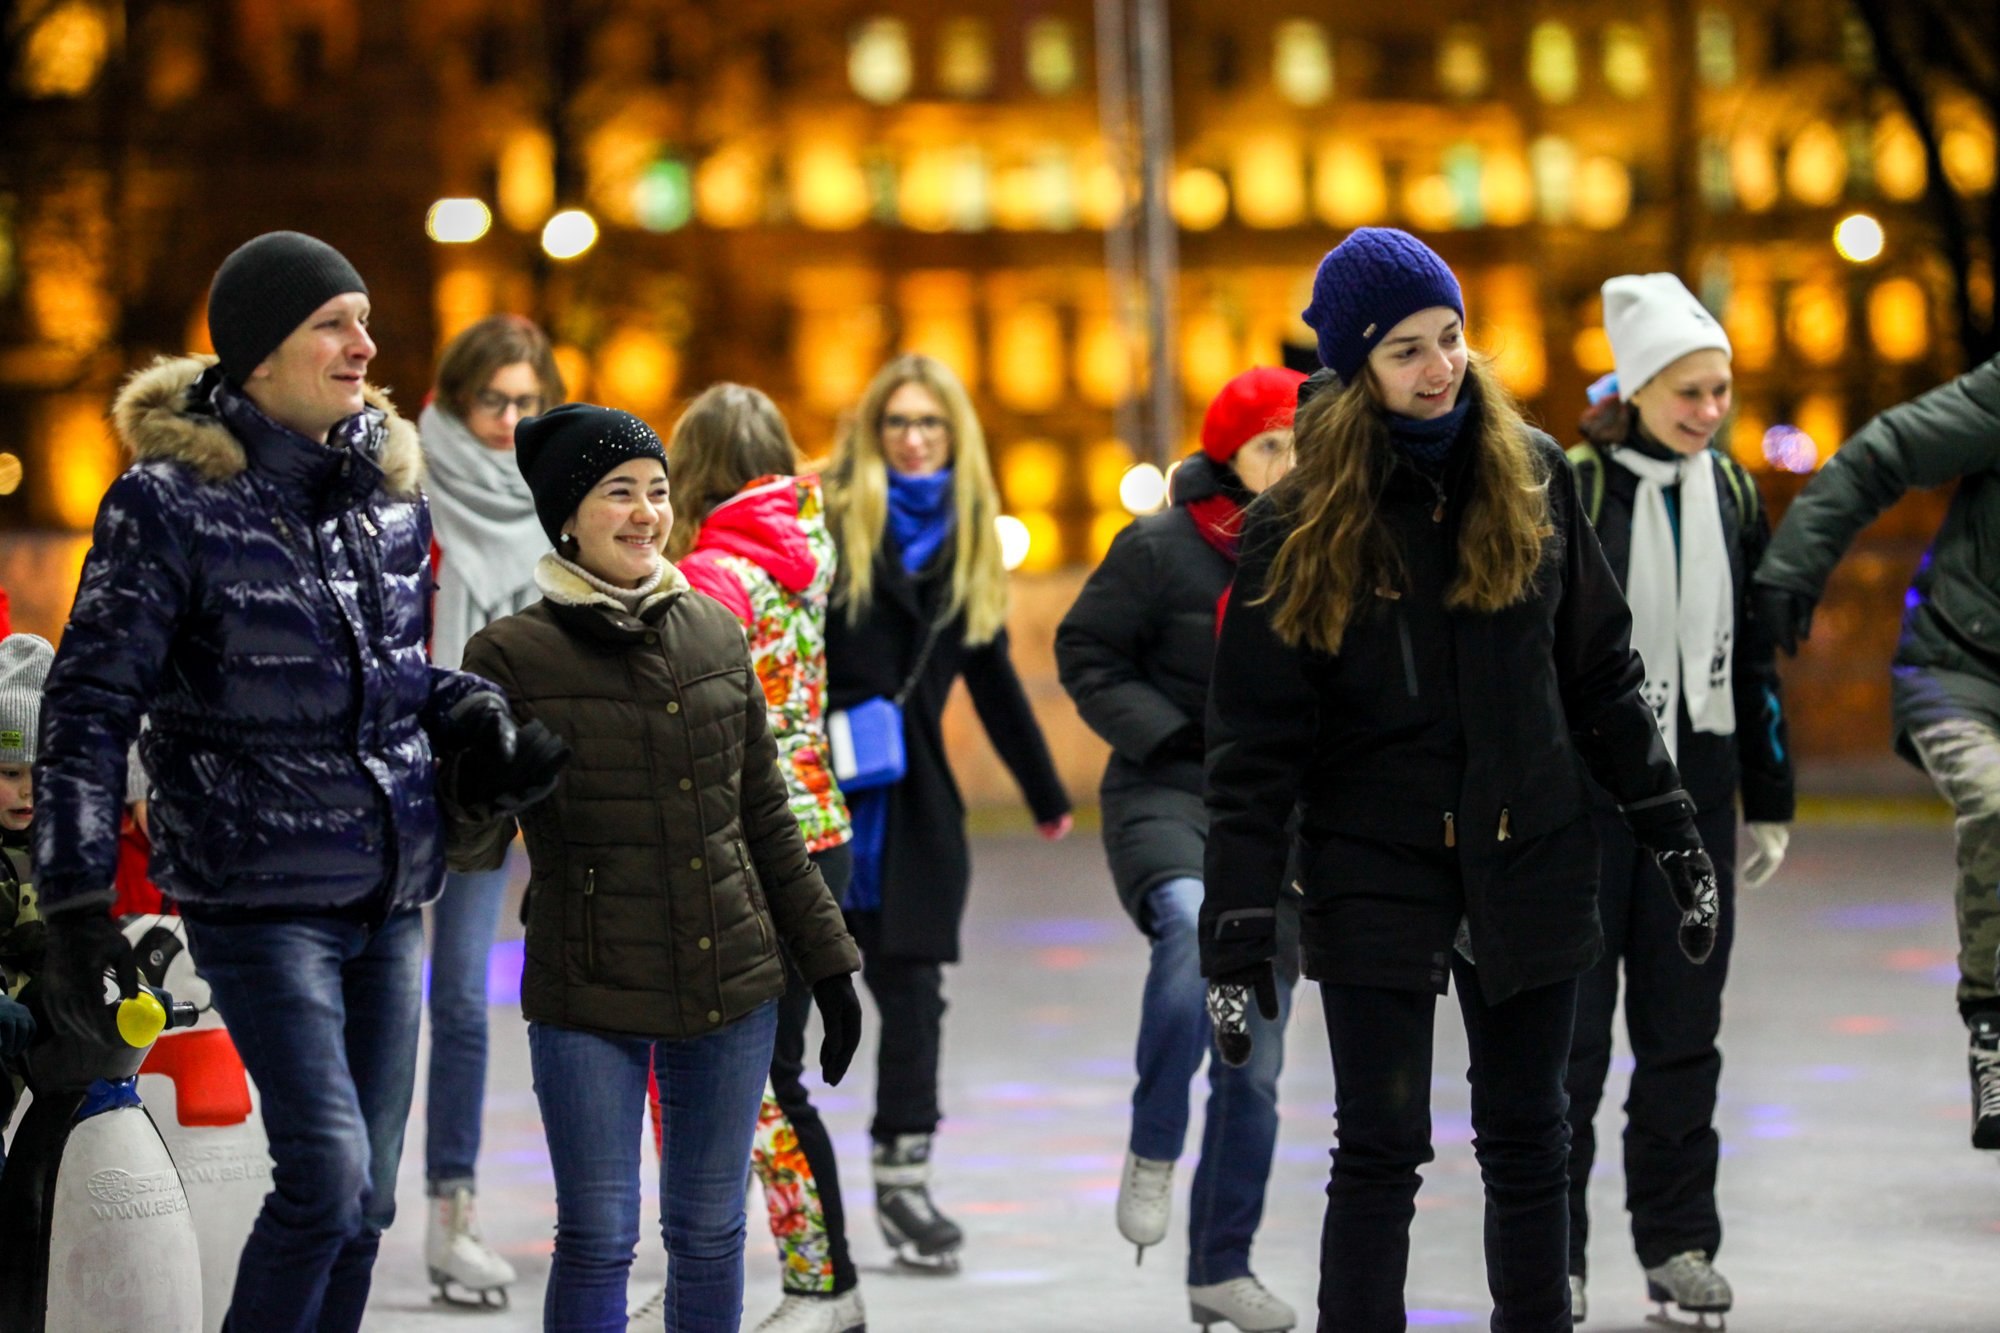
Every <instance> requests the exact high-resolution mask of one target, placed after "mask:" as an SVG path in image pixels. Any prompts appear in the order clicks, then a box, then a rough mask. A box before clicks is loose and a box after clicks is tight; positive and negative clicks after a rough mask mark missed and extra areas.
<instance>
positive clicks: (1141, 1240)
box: [1118, 1152, 1174, 1263]
mask: <svg viewBox="0 0 2000 1333" xmlns="http://www.w3.org/2000/svg"><path fill="white" fill-rule="evenodd" d="M1173 1208H1174V1164H1173V1163H1172V1162H1156V1161H1154V1160H1153V1159H1152V1158H1150V1157H1141V1156H1139V1155H1138V1154H1137V1153H1134V1152H1127V1153H1126V1154H1125V1174H1124V1175H1122V1176H1120V1177H1118V1234H1119V1235H1121V1236H1123V1237H1124V1238H1125V1239H1126V1240H1129V1241H1131V1242H1132V1244H1133V1245H1134V1246H1136V1247H1137V1248H1138V1251H1139V1257H1138V1258H1137V1259H1136V1260H1134V1262H1135V1263H1144V1262H1146V1247H1147V1246H1148V1245H1158V1244H1159V1243H1160V1242H1161V1241H1163V1240H1165V1239H1166V1238H1167V1220H1168V1218H1169V1217H1170V1216H1171V1215H1172V1213H1173Z"/></svg>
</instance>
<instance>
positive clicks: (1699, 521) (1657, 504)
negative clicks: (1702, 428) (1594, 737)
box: [1606, 449, 1736, 761]
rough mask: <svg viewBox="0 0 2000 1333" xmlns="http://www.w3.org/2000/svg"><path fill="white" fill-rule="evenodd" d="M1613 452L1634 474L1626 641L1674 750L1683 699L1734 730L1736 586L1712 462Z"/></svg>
mask: <svg viewBox="0 0 2000 1333" xmlns="http://www.w3.org/2000/svg"><path fill="white" fill-rule="evenodd" d="M1606 454H1607V456H1608V457H1609V458H1610V459H1611V461H1613V462H1615V463H1617V464H1618V465H1619V466H1620V467H1623V468H1625V469H1626V470H1627V471H1629V472H1631V473H1632V474H1633V475H1634V476H1636V477H1638V478H1639V493H1638V494H1637V495H1636V496H1635V497H1634V498H1633V501H1632V557H1631V562H1630V565H1629V566H1628V568H1627V570H1626V574H1625V600H1626V601H1628V602H1630V603H1631V605H1632V646H1633V647H1634V648H1636V649H1638V651H1639V657H1640V659H1641V660H1642V661H1643V662H1644V663H1645V667H1646V684H1645V687H1644V693H1645V699H1646V702H1647V704H1649V705H1650V706H1651V707H1652V709H1653V720H1654V721H1655V722H1657V723H1659V726H1660V734H1661V735H1662V736H1664V737H1665V738H1666V742H1667V753H1668V754H1669V755H1671V756H1673V757H1674V758H1675V760H1677V761H1678V759H1679V758H1680V703H1681V700H1682V698H1683V697H1685V698H1686V700H1687V712H1688V720H1689V721H1690V722H1691V723H1693V724H1694V729H1695V730H1696V731H1704V732H1708V733H1711V734H1713V735H1717V736H1730V735H1734V734H1735V732H1736V699H1735V696H1734V694H1733V692H1732V690H1731V688H1730V667H1731V663H1732V661H1733V659H1734V658H1735V655H1736V654H1735V639H1736V590H1735V588H1734V587H1733V586H1732V584H1731V582H1730V574H1729V550H1728V547H1727V546H1726V544H1725V539H1724V535H1723V531H1722V507H1721V504H1720V503H1719V502H1718V500H1717V498H1716V494H1715V463H1714V461H1713V460H1712V459H1710V458H1709V456H1708V451H1707V450H1706V449H1704V450H1702V451H1701V452H1700V453H1698V454H1696V455H1694V456H1693V457H1692V458H1677V459H1673V460H1671V461H1669V460H1666V459H1659V458H1648V457H1646V456H1645V455H1644V454H1642V453H1640V452H1639V451H1638V450H1636V449H1610V450H1607V451H1606ZM1676 484H1678V485H1679V487H1680V502H1681V503H1680V509H1681V536H1680V542H1679V543H1678V545H1679V548H1680V549H1679V555H1678V558H1676V554H1675V545H1676V543H1675V541H1674V525H1673V520H1672V519H1671V518H1670V517H1669V516H1668V514H1667V495H1666V488H1667V487H1669V486H1673V485H1676Z"/></svg>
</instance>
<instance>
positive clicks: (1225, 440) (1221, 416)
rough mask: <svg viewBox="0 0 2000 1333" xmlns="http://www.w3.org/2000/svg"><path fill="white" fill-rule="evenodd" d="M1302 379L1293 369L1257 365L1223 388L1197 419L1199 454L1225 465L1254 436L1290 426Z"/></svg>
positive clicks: (1302, 376) (1303, 379)
mask: <svg viewBox="0 0 2000 1333" xmlns="http://www.w3.org/2000/svg"><path fill="white" fill-rule="evenodd" d="M1305 378H1306V377H1305V376H1304V375H1301V374H1300V373H1299V372H1298V371H1296V370H1279V369H1276V368H1275V367H1272V366H1258V367H1257V368H1256V369H1255V370H1246V371H1244V372H1243V373H1242V374H1241V375H1238V376H1237V377H1236V378H1235V379H1233V380H1231V381H1229V383H1227V384H1225V385H1223V386H1222V392H1220V393H1218V394H1216V395H1215V401H1214V402H1212V403H1210V404H1209V405H1208V415H1206V416H1204V417H1203V418H1202V419H1201V447H1202V452H1204V453H1206V454H1207V455H1208V456H1209V457H1210V458H1213V459H1214V460H1215V461H1216V462H1218V463H1227V462H1228V461H1229V460H1230V459H1232V458H1234V457H1236V451H1237V450H1238V449H1241V448H1242V447H1243V446H1244V445H1246V444H1248V443H1249V442H1250V441H1251V440H1252V439H1254V438H1255V437H1256V436H1259V435H1262V434H1263V433H1264V432H1265V431H1267V430H1281V429H1283V428H1284V427H1286V426H1289V425H1291V424H1292V414H1293V413H1294V412H1296V411H1298V406H1299V385H1300V384H1302V383H1304V382H1305Z"/></svg>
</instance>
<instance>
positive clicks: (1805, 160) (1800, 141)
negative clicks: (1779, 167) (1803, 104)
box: [1785, 120, 1847, 208]
mask: <svg viewBox="0 0 2000 1333" xmlns="http://www.w3.org/2000/svg"><path fill="white" fill-rule="evenodd" d="M1785 188H1786V189H1788V190H1790V191H1791V193H1792V198H1794V199H1796V200H1798V201H1799V202H1800V203H1802V204H1805V205H1808V206H1809V207H1812V208H1825V207H1827V206H1828V205H1830V204H1834V203H1837V202H1838V201H1839V199H1840V195H1841V191H1842V190H1844V189H1846V188H1847V145H1845V144H1843V143H1842V142H1841V141H1840V135H1839V133H1837V132H1836V131H1835V130H1834V128H1833V126H1831V125H1829V124H1827V123H1826V122H1825V121H1823V120H1816V121H1814V122H1813V123H1812V124H1810V125H1808V126H1806V127H1805V129H1803V130H1801V131H1800V132H1799V137H1798V138H1796V139H1794V140H1792V149H1791V152H1789V153H1788V154H1786V156H1785Z"/></svg>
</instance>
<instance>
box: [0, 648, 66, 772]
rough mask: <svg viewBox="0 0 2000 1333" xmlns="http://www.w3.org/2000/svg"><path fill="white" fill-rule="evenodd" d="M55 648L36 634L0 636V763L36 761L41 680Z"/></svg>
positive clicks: (28, 762) (39, 722)
mask: <svg viewBox="0 0 2000 1333" xmlns="http://www.w3.org/2000/svg"><path fill="white" fill-rule="evenodd" d="M55 660H56V650H55V648H54V647H53V646H52V645H51V644H50V643H49V641H48V640H47V639H44V638H42V637H41V636H40V635H39V634H9V635H8V636H7V637H6V638H4V639H0V764H32V763H34V762H35V732H36V731H37V729H38V728H39V727H40V725H41V720H42V682H44V681H46V680H47V679H48V678H49V664H50V663H51V662H53V661H55Z"/></svg>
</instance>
